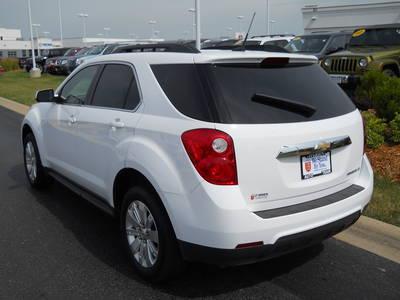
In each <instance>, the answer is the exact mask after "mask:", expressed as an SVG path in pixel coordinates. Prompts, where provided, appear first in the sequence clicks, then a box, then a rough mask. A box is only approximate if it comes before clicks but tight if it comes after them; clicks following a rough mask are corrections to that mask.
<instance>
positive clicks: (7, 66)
mask: <svg viewBox="0 0 400 300" xmlns="http://www.w3.org/2000/svg"><path fill="white" fill-rule="evenodd" d="M0 65H1V66H2V67H3V68H4V70H5V71H6V72H7V71H13V70H18V69H19V63H18V59H16V58H4V59H2V60H0Z"/></svg>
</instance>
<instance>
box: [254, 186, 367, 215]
mask: <svg viewBox="0 0 400 300" xmlns="http://www.w3.org/2000/svg"><path fill="white" fill-rule="evenodd" d="M363 190H364V188H363V187H361V186H359V185H355V184H353V185H351V186H349V187H348V188H346V189H344V190H341V191H339V192H337V193H334V194H331V195H328V196H325V197H322V198H319V199H316V200H312V201H308V202H304V203H300V204H295V205H291V206H286V207H280V208H275V209H270V210H264V211H258V212H254V213H255V214H256V215H257V216H259V217H261V218H263V219H272V218H278V217H283V216H287V215H293V214H297V213H301V212H305V211H308V210H312V209H316V208H320V207H323V206H327V205H330V204H333V203H336V202H339V201H342V200H345V199H347V198H349V197H351V196H354V195H356V194H358V193H360V192H362V191H363Z"/></svg>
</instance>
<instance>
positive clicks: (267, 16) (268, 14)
mask: <svg viewBox="0 0 400 300" xmlns="http://www.w3.org/2000/svg"><path fill="white" fill-rule="evenodd" d="M266 1H267V3H266V4H267V11H266V20H265V22H266V24H267V35H270V34H271V31H270V26H269V25H270V22H269V16H270V9H269V0H266Z"/></svg>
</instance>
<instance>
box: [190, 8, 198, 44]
mask: <svg viewBox="0 0 400 300" xmlns="http://www.w3.org/2000/svg"><path fill="white" fill-rule="evenodd" d="M188 12H190V13H192V14H193V25H192V36H193V39H194V40H195V39H196V9H195V8H189V9H188Z"/></svg>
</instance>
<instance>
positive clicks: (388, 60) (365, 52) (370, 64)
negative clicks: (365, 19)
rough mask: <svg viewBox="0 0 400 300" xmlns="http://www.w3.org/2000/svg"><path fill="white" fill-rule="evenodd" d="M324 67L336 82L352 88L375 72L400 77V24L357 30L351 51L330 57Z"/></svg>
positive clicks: (323, 64)
mask: <svg viewBox="0 0 400 300" xmlns="http://www.w3.org/2000/svg"><path fill="white" fill-rule="evenodd" d="M321 65H322V67H323V68H324V69H325V71H326V72H328V74H329V75H330V76H331V78H332V79H333V80H335V82H337V83H338V84H340V85H342V86H347V87H350V88H354V87H355V86H356V85H357V83H358V81H359V78H360V77H361V76H362V75H363V74H364V73H365V72H367V71H371V70H375V71H379V72H382V73H383V74H385V75H387V76H391V77H393V76H397V77H398V76H400V68H399V66H400V24H395V25H385V26H373V27H364V28H359V29H357V30H355V31H354V33H353V35H352V38H351V41H350V43H349V46H348V49H347V51H341V52H338V53H335V54H332V55H329V56H328V57H326V58H325V59H324V60H323V61H322V64H321Z"/></svg>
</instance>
